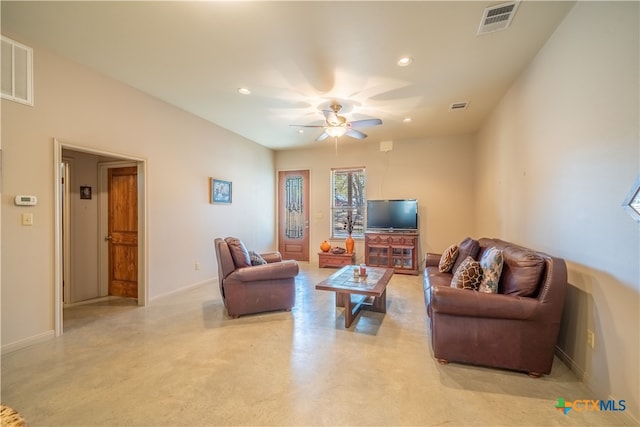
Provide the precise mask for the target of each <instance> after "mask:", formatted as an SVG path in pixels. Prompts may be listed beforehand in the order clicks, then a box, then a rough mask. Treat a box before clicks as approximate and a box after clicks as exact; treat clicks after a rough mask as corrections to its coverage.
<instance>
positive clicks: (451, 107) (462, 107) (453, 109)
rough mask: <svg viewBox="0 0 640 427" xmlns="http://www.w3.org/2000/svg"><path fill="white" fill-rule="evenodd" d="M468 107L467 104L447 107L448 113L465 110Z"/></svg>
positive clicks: (456, 103)
mask: <svg viewBox="0 0 640 427" xmlns="http://www.w3.org/2000/svg"><path fill="white" fill-rule="evenodd" d="M468 106H469V103H468V102H454V103H453V104H451V105H450V106H449V111H462V110H466V109H467V107H468Z"/></svg>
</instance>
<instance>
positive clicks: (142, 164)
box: [53, 138, 149, 336]
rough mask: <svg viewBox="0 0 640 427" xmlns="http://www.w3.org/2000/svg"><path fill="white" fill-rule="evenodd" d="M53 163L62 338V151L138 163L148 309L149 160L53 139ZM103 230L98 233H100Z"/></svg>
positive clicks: (141, 296) (143, 299)
mask: <svg viewBox="0 0 640 427" xmlns="http://www.w3.org/2000/svg"><path fill="white" fill-rule="evenodd" d="M53 146H54V150H53V164H54V168H53V170H54V174H55V176H54V247H55V250H54V318H55V334H56V336H60V335H62V333H63V325H62V317H63V316H62V313H63V310H62V308H63V302H62V283H63V277H62V274H63V271H64V268H63V265H62V262H63V261H62V259H63V257H62V254H63V247H64V246H63V241H62V195H61V192H60V182H61V179H62V169H61V167H60V164H61V163H62V150H73V151H79V152H83V153H89V154H95V155H98V156H106V157H110V158H114V159H122V160H123V161H129V162H135V165H136V166H137V167H138V305H139V306H145V305H147V304H148V303H149V292H148V286H149V283H148V277H149V274H148V271H149V269H148V257H147V254H148V253H149V251H148V232H147V192H146V189H147V175H146V170H147V161H146V159H143V158H139V157H134V156H130V155H124V154H120V153H114V152H109V151H104V150H96V149H93V148H88V147H83V146H79V145H74V144H69V143H66V142H62V141H59V140H58V139H56V138H54V139H53ZM98 231H99V230H96V233H97V232H98Z"/></svg>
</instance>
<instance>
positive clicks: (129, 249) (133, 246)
mask: <svg viewBox="0 0 640 427" xmlns="http://www.w3.org/2000/svg"><path fill="white" fill-rule="evenodd" d="M108 222H109V225H108V229H109V235H108V236H107V239H108V240H109V295H114V296H121V297H131V298H137V297H138V172H137V168H136V167H135V166H133V167H125V168H113V169H109V221H108Z"/></svg>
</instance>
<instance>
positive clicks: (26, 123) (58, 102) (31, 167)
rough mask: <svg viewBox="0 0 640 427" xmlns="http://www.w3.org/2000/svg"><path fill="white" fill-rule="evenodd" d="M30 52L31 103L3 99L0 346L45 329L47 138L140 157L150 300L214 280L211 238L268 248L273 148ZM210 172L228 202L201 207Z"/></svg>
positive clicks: (48, 324) (49, 192) (50, 316)
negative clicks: (23, 203)
mask: <svg viewBox="0 0 640 427" xmlns="http://www.w3.org/2000/svg"><path fill="white" fill-rule="evenodd" d="M18 41H20V42H25V43H27V44H28V41H23V40H18ZM33 47H34V64H35V70H34V76H35V83H34V87H35V106H34V107H28V106H25V105H20V104H17V103H13V102H9V101H5V100H3V101H2V151H3V153H2V154H3V159H2V160H3V171H2V175H3V176H2V178H3V188H2V191H3V194H2V255H1V256H2V260H1V262H2V264H1V265H2V273H1V275H2V278H1V279H2V349H3V350H7V349H11V348H17V347H19V346H22V345H27V344H29V343H31V342H32V341H33V340H37V339H39V338H43V337H44V338H46V337H48V336H50V335H51V333H52V331H53V329H54V301H53V296H54V183H53V177H54V169H53V167H54V165H53V161H54V149H53V138H54V137H55V138H57V139H58V140H60V141H61V142H64V143H71V144H75V145H80V146H83V147H87V148H90V149H96V150H103V151H109V152H113V153H121V154H125V155H129V156H133V157H136V158H143V159H146V161H147V172H148V173H147V203H148V218H147V222H148V236H149V242H148V243H149V246H148V258H149V297H150V298H152V299H153V298H154V297H157V296H159V295H162V294H166V293H170V292H174V291H176V290H178V289H181V288H184V287H187V286H190V285H193V284H196V283H201V282H205V281H208V280H211V279H213V278H214V277H215V276H216V275H217V271H216V265H215V254H214V249H213V238H214V237H216V236H223V237H224V236H228V235H236V236H238V237H240V238H242V239H243V240H244V241H245V242H246V244H247V246H249V247H250V248H251V249H255V250H268V249H273V248H275V241H274V236H275V231H274V224H275V207H274V199H275V177H274V163H273V152H272V151H271V150H269V149H267V148H264V147H262V146H260V145H257V144H255V143H253V142H251V141H248V140H246V139H244V138H242V137H240V136H238V135H236V134H233V133H231V132H229V131H226V130H224V129H222V128H219V127H216V126H214V125H212V124H210V123H208V122H205V121H204V120H201V119H199V118H197V117H194V116H193V115H190V114H187V113H185V112H183V111H181V110H178V109H176V108H174V107H171V106H169V105H168V104H166V103H163V102H161V101H158V100H157V99H154V98H151V97H149V96H147V95H144V94H142V93H140V92H138V91H136V90H133V89H131V88H130V87H128V86H125V85H122V84H120V83H118V82H116V81H113V80H111V79H107V78H105V77H103V76H101V75H99V74H96V73H94V72H92V71H90V70H88V69H86V68H83V67H81V66H78V65H76V64H72V63H70V62H67V61H65V60H64V59H61V58H60V57H58V56H56V55H53V54H51V53H50V52H48V51H46V50H41V49H38V47H37V46H33ZM210 176H214V177H218V178H222V179H226V180H230V181H232V182H233V203H232V204H231V205H211V204H210V203H209V197H208V192H209V182H208V178H209V177H210ZM17 194H31V195H35V196H37V197H38V205H37V206H34V207H31V208H24V207H17V206H15V205H14V203H13V198H14V197H15V196H16V195H17ZM256 207H259V211H256ZM26 211H29V212H32V213H33V214H34V225H33V226H31V227H26V226H21V225H20V214H21V213H22V212H26ZM196 261H197V262H199V263H200V266H201V269H200V270H199V271H196V270H195V268H194V264H195V262H196ZM212 286H213V287H214V288H217V285H215V286H214V285H213V284H212ZM216 292H217V290H216Z"/></svg>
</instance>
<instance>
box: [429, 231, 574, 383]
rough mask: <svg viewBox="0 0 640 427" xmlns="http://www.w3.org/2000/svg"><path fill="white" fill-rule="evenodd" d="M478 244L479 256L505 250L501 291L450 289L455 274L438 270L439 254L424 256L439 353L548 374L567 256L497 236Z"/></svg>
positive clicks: (438, 355) (433, 339)
mask: <svg viewBox="0 0 640 427" xmlns="http://www.w3.org/2000/svg"><path fill="white" fill-rule="evenodd" d="M467 240H469V239H467ZM467 240H465V242H466V241H467ZM465 242H463V243H462V244H461V247H462V245H463V244H465ZM478 246H479V253H478V255H477V257H478V259H479V258H480V257H481V256H482V253H483V251H485V250H486V249H487V248H489V247H496V248H498V249H501V250H502V251H503V254H504V267H503V270H502V276H501V277H500V283H499V287H498V293H495V294H490V293H483V292H479V291H472V290H467V289H459V288H452V287H451V286H450V283H451V279H452V274H451V273H442V272H440V271H439V269H438V263H439V260H440V255H438V254H427V256H426V260H425V264H426V265H425V270H424V296H425V304H426V306H427V313H428V315H429V318H430V323H431V342H432V346H433V353H434V356H435V358H436V359H438V361H439V362H441V363H446V362H449V361H452V362H461V363H468V364H474V365H483V366H491V367H497V368H505V369H512V370H516V371H524V372H527V373H529V375H531V376H540V375H542V374H548V373H550V372H551V366H552V364H553V357H554V353H555V347H556V344H557V340H558V332H559V329H560V321H561V319H562V310H563V308H564V300H565V294H566V287H567V268H566V265H565V262H564V260H563V259H560V258H555V257H552V256H549V255H547V254H545V253H542V252H537V251H534V250H531V249H527V248H523V247H520V246H518V245H514V244H512V243H508V242H504V241H502V240H498V239H487V238H483V239H479V240H478ZM525 282H528V284H527V283H525Z"/></svg>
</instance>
